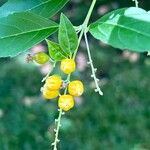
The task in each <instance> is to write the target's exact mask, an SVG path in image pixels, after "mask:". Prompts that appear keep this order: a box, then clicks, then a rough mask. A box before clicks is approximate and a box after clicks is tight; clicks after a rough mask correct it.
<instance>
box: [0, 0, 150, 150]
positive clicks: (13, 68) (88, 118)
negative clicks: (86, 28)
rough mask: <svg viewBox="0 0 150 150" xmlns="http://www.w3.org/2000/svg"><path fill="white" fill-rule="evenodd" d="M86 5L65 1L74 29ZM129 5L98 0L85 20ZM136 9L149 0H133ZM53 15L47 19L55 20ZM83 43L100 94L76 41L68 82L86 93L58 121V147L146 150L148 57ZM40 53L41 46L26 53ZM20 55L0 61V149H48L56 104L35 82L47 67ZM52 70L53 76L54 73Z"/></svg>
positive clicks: (82, 0)
mask: <svg viewBox="0 0 150 150" xmlns="http://www.w3.org/2000/svg"><path fill="white" fill-rule="evenodd" d="M3 2H4V1H0V3H1V4H2V3H3ZM90 3H91V1H90V0H71V2H70V3H68V4H67V5H66V7H65V8H64V9H63V12H64V13H65V14H66V15H67V16H68V17H69V18H70V19H71V20H72V22H73V23H74V25H80V24H81V23H82V22H83V20H84V18H85V16H86V13H87V11H88V8H89V6H90ZM133 5H134V3H133V2H132V0H98V2H97V5H96V7H95V10H94V13H93V15H92V19H91V21H94V20H96V19H98V18H99V17H100V16H102V15H104V14H105V13H107V12H108V11H111V10H113V9H117V8H122V7H128V6H133ZM139 5H140V7H142V8H144V9H146V10H149V9H150V0H141V1H140V0H139ZM59 15H60V13H59V14H58V15H56V16H55V17H54V18H53V19H54V20H56V21H58V19H59ZM50 39H54V40H56V36H53V37H50ZM89 39H90V47H91V51H92V57H93V60H94V65H95V66H96V67H97V68H98V72H97V75H98V77H99V78H100V79H101V82H100V84H101V88H102V90H103V92H104V96H103V97H101V96H99V95H98V94H97V93H95V92H94V90H93V88H94V84H93V81H92V79H91V78H90V75H91V70H90V68H89V66H88V65H87V63H86V62H87V61H88V60H87V55H86V49H85V43H84V41H82V42H81V47H80V52H79V53H78V55H77V64H78V70H77V71H76V72H75V74H74V76H73V78H74V79H81V80H83V82H84V85H85V87H86V89H85V90H86V91H85V93H84V95H83V96H82V97H81V98H77V99H76V107H75V108H74V109H73V110H71V111H70V112H68V113H66V115H65V116H64V117H63V119H62V127H61V130H60V139H61V142H60V145H59V149H61V150H150V57H147V54H138V53H131V52H129V51H127V50H126V51H121V50H118V49H114V48H112V47H109V46H108V45H105V44H103V43H101V42H99V41H96V40H95V39H94V38H92V37H91V36H90V35H89ZM124 42H126V41H124ZM141 44H142V43H141ZM46 50H47V47H46V44H45V42H43V43H42V45H41V44H39V45H37V46H35V47H34V48H32V49H31V50H30V52H31V53H36V52H38V51H46ZM26 54H27V53H25V54H23V55H20V56H18V57H16V58H11V59H10V58H5V59H2V58H1V59H0V150H49V149H51V148H50V144H51V143H52V142H53V139H54V132H53V129H54V127H55V124H54V119H55V118H56V117H57V116H58V112H57V103H56V100H54V101H50V102H47V101H45V100H43V99H42V97H41V93H40V87H41V86H42V83H41V80H42V78H43V77H44V75H45V74H46V73H47V71H48V70H49V69H50V68H52V64H46V65H44V66H39V65H36V64H34V63H27V62H26V61H25V57H26ZM58 66H59V64H58V65H57V68H56V69H55V71H54V72H57V73H60V72H59V70H58V69H59V68H58ZM60 74H61V73H60Z"/></svg>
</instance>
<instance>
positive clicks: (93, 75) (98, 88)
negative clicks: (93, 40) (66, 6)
mask: <svg viewBox="0 0 150 150" xmlns="http://www.w3.org/2000/svg"><path fill="white" fill-rule="evenodd" d="M84 37H85V43H86V47H87V52H88V58H89V62H88V63H89V64H90V66H91V70H92V75H91V77H92V78H93V79H94V82H95V86H96V89H95V92H98V93H99V94H100V95H103V92H102V91H101V89H100V87H99V85H98V81H99V79H98V78H97V77H96V70H97V69H96V68H94V65H93V62H92V58H91V52H90V47H89V42H88V39H87V34H86V32H84Z"/></svg>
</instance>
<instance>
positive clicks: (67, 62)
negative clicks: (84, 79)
mask: <svg viewBox="0 0 150 150" xmlns="http://www.w3.org/2000/svg"><path fill="white" fill-rule="evenodd" d="M60 69H61V70H62V71H63V72H64V73H65V74H70V73H72V72H74V71H75V69H76V63H75V61H74V60H73V59H63V60H62V61H61V65H60Z"/></svg>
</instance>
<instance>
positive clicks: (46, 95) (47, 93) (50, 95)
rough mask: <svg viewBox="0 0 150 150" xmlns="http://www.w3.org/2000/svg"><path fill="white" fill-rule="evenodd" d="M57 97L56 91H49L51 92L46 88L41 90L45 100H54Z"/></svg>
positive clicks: (57, 92)
mask: <svg viewBox="0 0 150 150" xmlns="http://www.w3.org/2000/svg"><path fill="white" fill-rule="evenodd" d="M58 95H59V91H58V90H55V91H51V90H49V89H46V88H44V89H43V97H44V98H45V99H53V98H56V97H57V96H58Z"/></svg>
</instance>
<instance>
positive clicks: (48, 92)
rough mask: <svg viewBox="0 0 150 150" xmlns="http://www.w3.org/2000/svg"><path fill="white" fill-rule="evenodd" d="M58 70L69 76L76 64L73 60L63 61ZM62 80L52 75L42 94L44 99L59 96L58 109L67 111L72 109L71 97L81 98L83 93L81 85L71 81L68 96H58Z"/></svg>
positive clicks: (79, 82)
mask: <svg viewBox="0 0 150 150" xmlns="http://www.w3.org/2000/svg"><path fill="white" fill-rule="evenodd" d="M60 69H61V70H62V71H63V72H64V73H65V74H71V73H72V72H74V71H75V69H76V64H75V61H74V60H73V59H63V60H62V61H61V65H60ZM62 85H63V80H62V79H61V77H60V76H59V75H52V76H50V77H48V78H47V79H46V82H45V84H44V86H43V89H42V93H43V97H44V98H45V99H49V100H50V99H54V98H56V97H58V96H59V99H58V107H59V108H60V109H62V110H64V111H68V110H70V109H71V108H73V107H74V98H73V96H81V95H82V94H83V92H84V86H83V83H82V82H81V81H79V80H75V81H72V82H70V83H69V84H68V87H67V90H68V94H64V95H60V89H61V88H62Z"/></svg>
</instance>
